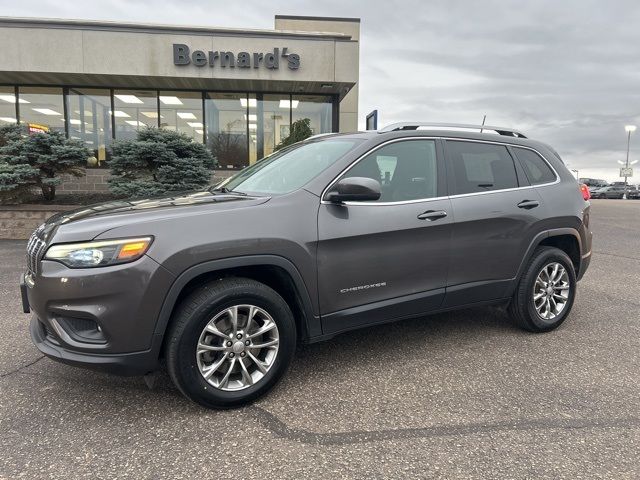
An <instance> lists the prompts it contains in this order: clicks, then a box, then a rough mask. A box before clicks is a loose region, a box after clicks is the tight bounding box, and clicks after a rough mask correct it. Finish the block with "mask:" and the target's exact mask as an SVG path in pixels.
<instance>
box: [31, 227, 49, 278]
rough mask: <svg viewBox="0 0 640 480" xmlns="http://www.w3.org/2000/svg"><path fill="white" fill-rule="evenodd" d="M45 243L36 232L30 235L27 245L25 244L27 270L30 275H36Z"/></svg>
mask: <svg viewBox="0 0 640 480" xmlns="http://www.w3.org/2000/svg"><path fill="white" fill-rule="evenodd" d="M45 246H46V243H45V242H44V240H42V239H41V238H40V237H39V236H38V230H36V231H35V232H33V233H32V234H31V237H30V238H29V243H27V269H28V270H29V271H30V272H31V273H34V274H35V273H38V264H39V263H40V256H41V255H42V251H43V250H44V247H45Z"/></svg>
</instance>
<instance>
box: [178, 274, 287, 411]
mask: <svg viewBox="0 0 640 480" xmlns="http://www.w3.org/2000/svg"><path fill="white" fill-rule="evenodd" d="M234 316H235V318H236V321H235V323H236V326H237V328H236V330H235V331H236V334H235V335H234V333H233V332H234V329H233V322H234V321H233V318H234ZM250 317H251V323H250V325H248V326H247V322H248V321H249V318H250ZM272 324H275V327H274V326H273V325H272ZM205 328H206V331H205ZM245 328H246V329H247V331H246V332H245V330H244V329H245ZM265 329H267V330H265ZM262 330H265V332H264V333H262V334H261V333H260V332H261V331H262ZM212 332H215V333H212ZM238 335H243V336H242V338H241V337H238ZM235 337H237V338H235ZM296 338H297V337H296V325H295V321H294V318H293V314H292V313H291V309H290V308H289V306H288V305H287V303H286V302H285V301H284V300H283V298H282V297H281V296H280V295H278V293H276V292H275V291H274V290H273V289H271V288H269V287H268V286H266V285H264V284H262V283H260V282H257V281H255V280H251V279H247V278H223V279H220V280H216V281H213V282H211V283H208V284H206V285H204V286H202V287H200V288H198V289H196V290H195V291H194V292H193V293H191V294H190V295H189V296H188V297H187V298H185V299H184V300H183V301H182V302H181V303H180V305H179V307H178V308H177V310H176V312H175V313H174V315H173V318H172V323H171V328H170V330H169V334H168V338H167V343H166V359H167V370H168V372H169V376H170V377H171V380H172V381H173V383H174V384H175V385H176V387H177V388H178V389H179V390H180V391H181V392H182V393H183V394H184V395H185V396H186V397H187V398H189V399H191V400H192V401H194V402H196V403H199V404H200V405H203V406H205V407H207V408H218V409H224V408H233V407H238V406H240V405H244V404H247V403H250V402H252V401H254V400H255V399H257V398H258V397H260V396H262V395H264V394H265V393H266V392H268V391H269V390H270V389H271V388H272V387H273V386H274V385H275V384H276V383H277V382H278V380H280V378H281V377H282V376H283V375H284V373H285V372H286V371H287V368H288V367H289V365H290V363H291V361H292V359H293V355H294V353H295V349H296ZM246 342H248V343H250V344H251V346H246V347H245V346H243V344H245V343H246ZM269 344H270V345H269ZM258 345H260V346H265V347H264V348H259V347H257V346H258ZM266 345H268V346H266ZM251 358H253V360H255V361H252V359H251ZM260 365H261V366H262V368H259V366H260ZM216 366H217V368H214V367H216ZM227 367H228V368H227ZM263 370H266V371H263ZM205 375H209V377H208V378H205ZM225 377H226V380H225Z"/></svg>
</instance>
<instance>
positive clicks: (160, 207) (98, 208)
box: [39, 191, 269, 243]
mask: <svg viewBox="0 0 640 480" xmlns="http://www.w3.org/2000/svg"><path fill="white" fill-rule="evenodd" d="M268 200H269V197H255V196H248V195H238V194H234V193H218V192H215V193H214V192H209V191H200V192H189V193H185V194H179V195H174V196H170V197H160V198H148V199H144V200H114V201H111V202H105V203H98V204H94V205H88V206H85V207H81V208H78V209H76V210H71V211H66V212H60V213H58V214H56V215H54V216H52V217H50V218H49V219H48V220H47V221H46V222H45V223H44V224H43V225H42V226H41V227H40V228H39V234H40V236H42V237H44V239H45V241H48V240H50V239H51V238H52V237H53V236H55V241H56V242H57V243H59V242H75V241H86V240H92V239H94V238H95V237H97V236H98V235H101V234H103V233H105V232H107V231H109V230H111V229H113V228H117V227H122V226H125V225H130V224H134V223H135V224H140V223H144V222H149V221H155V220H165V219H166V220H171V218H174V217H176V216H185V215H201V214H206V213H213V212H215V211H221V210H229V209H236V208H244V207H249V206H255V205H260V204H262V203H265V202H267V201H268Z"/></svg>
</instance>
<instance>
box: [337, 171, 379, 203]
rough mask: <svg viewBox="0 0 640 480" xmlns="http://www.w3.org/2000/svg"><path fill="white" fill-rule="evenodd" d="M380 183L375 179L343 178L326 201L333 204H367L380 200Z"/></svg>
mask: <svg viewBox="0 0 640 480" xmlns="http://www.w3.org/2000/svg"><path fill="white" fill-rule="evenodd" d="M380 195H381V192H380V182H378V181H376V180H374V179H373V178H367V177H351V178H343V179H342V180H340V181H339V182H338V183H336V184H335V185H334V186H333V188H332V189H331V191H330V192H329V193H327V197H326V199H327V200H328V201H330V202H333V203H342V202H367V201H375V200H378V199H379V198H380Z"/></svg>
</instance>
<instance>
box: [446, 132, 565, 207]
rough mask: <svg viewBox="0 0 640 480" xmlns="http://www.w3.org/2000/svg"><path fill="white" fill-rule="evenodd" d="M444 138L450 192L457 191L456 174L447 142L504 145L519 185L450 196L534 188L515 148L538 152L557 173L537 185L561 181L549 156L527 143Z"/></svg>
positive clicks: (449, 196)
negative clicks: (549, 179)
mask: <svg viewBox="0 0 640 480" xmlns="http://www.w3.org/2000/svg"><path fill="white" fill-rule="evenodd" d="M442 140H443V148H444V151H445V158H446V162H445V163H446V166H447V187H448V192H449V193H451V192H454V191H455V177H454V174H453V172H452V168H451V162H452V160H451V151H450V150H449V149H448V148H447V142H471V143H483V144H489V145H499V146H503V147H505V148H506V150H507V152H508V153H509V155H510V156H511V160H512V161H513V165H514V168H515V171H516V177H517V180H518V186H517V187H511V188H501V189H497V190H487V191H486V192H469V193H455V194H449V195H448V198H458V197H469V196H472V195H489V194H492V193H499V192H511V191H515V190H523V189H527V188H533V187H534V185H531V183H530V182H529V180H528V178H527V176H526V175H525V172H524V168H523V167H522V165H521V164H520V161H519V160H518V158H517V155H516V154H515V152H513V148H516V147H517V148H524V149H525V150H531V151H532V152H534V153H536V154H538V155H539V156H540V158H542V159H543V160H544V161H545V163H546V164H547V165H548V166H549V168H550V169H551V171H552V172H553V174H554V175H555V180H554V181H553V182H549V183H541V184H539V185H535V187H544V186H548V185H555V184H557V183H560V175H559V174H558V172H557V170H556V169H555V168H554V166H553V165H552V164H551V162H549V160H547V158H546V157H545V156H544V155H543V154H542V153H540V152H539V151H538V150H536V149H535V148H532V147H529V146H526V145H518V144H513V143H506V142H496V141H491V140H476V139H473V138H457V137H442Z"/></svg>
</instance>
